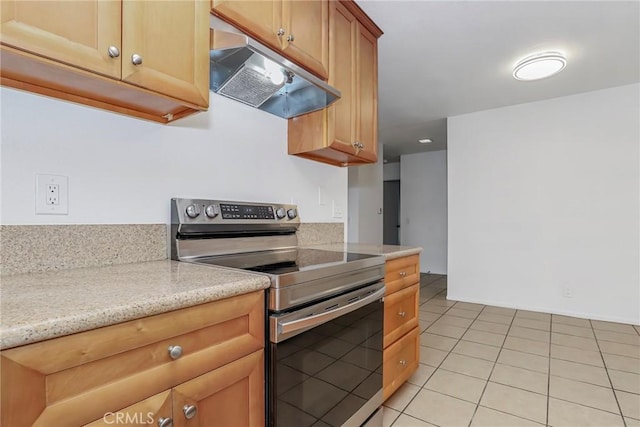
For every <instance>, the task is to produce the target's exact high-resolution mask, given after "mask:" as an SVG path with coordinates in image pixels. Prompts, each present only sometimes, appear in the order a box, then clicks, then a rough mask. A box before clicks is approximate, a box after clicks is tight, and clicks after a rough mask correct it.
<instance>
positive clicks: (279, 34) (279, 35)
mask: <svg viewBox="0 0 640 427" xmlns="http://www.w3.org/2000/svg"><path fill="white" fill-rule="evenodd" d="M276 34H277V35H278V37H282V36H284V28H280V29H279V30H278V32H277V33H276Z"/></svg>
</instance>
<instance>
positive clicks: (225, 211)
mask: <svg viewBox="0 0 640 427" xmlns="http://www.w3.org/2000/svg"><path fill="white" fill-rule="evenodd" d="M220 213H221V214H222V218H224V219H274V218H275V213H274V211H273V206H261V205H257V206H256V205H231V204H226V203H220Z"/></svg>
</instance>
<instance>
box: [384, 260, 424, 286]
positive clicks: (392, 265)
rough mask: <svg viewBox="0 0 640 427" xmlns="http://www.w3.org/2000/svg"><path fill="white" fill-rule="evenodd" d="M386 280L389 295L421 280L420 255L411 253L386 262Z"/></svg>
mask: <svg viewBox="0 0 640 427" xmlns="http://www.w3.org/2000/svg"><path fill="white" fill-rule="evenodd" d="M385 271H386V273H385V275H384V282H385V284H386V285H387V295H390V294H392V293H394V292H397V291H399V290H400V289H404V288H406V287H407V286H411V285H413V284H414V283H418V282H419V281H420V256H419V255H411V256H408V257H403V258H396V259H392V260H391V261H387V263H386V264H385Z"/></svg>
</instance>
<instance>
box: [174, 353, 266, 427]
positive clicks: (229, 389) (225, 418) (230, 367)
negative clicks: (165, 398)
mask: <svg viewBox="0 0 640 427" xmlns="http://www.w3.org/2000/svg"><path fill="white" fill-rule="evenodd" d="M187 414H191V418H187V416H188V415H187ZM264 415H265V414H264V356H263V350H258V351H256V352H255V353H252V354H250V355H248V356H245V357H243V358H241V359H238V360H236V361H235V362H231V363H229V364H227V365H225V366H222V367H221V368H218V369H216V370H214V371H211V372H209V373H206V374H204V375H201V376H199V377H197V378H194V379H193V380H191V381H187V382H186V383H184V384H181V385H179V386H177V387H175V388H174V389H173V425H174V426H175V427H195V426H199V427H216V426H220V427H224V426H235V427H243V426H256V427H258V426H260V427H262V426H264V422H265V418H264Z"/></svg>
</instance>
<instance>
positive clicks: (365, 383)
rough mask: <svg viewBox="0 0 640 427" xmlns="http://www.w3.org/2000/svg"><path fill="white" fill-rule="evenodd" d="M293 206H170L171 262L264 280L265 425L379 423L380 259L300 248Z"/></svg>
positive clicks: (181, 202)
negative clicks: (243, 272) (233, 271)
mask: <svg viewBox="0 0 640 427" xmlns="http://www.w3.org/2000/svg"><path fill="white" fill-rule="evenodd" d="M299 225H300V219H299V217H298V211H297V207H296V206H294V205H283V204H275V203H250V202H231V201H219V200H196V199H172V200H171V258H172V259H174V260H178V261H186V262H193V263H198V264H206V265H213V266H218V267H226V268H236V269H242V270H247V271H251V272H254V273H258V274H265V275H267V276H268V277H269V278H270V280H271V287H270V288H269V289H268V291H267V312H268V314H267V319H265V322H266V323H265V325H266V328H267V329H266V330H267V342H266V343H265V345H266V350H267V351H266V353H267V357H266V359H267V366H266V373H267V376H266V377H267V384H266V399H267V401H266V407H267V414H266V418H267V424H268V425H270V426H278V427H289V426H296V427H297V426H300V427H302V426H311V425H330V426H343V425H348V426H351V425H353V426H360V425H363V424H367V425H381V413H380V412H381V411H378V408H379V407H380V406H381V405H382V328H383V303H382V297H383V295H384V291H385V288H384V282H383V279H384V257H381V256H373V255H363V254H354V253H347V252H333V251H324V250H315V249H304V248H300V247H298V241H297V237H296V231H297V229H298V227H299Z"/></svg>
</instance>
